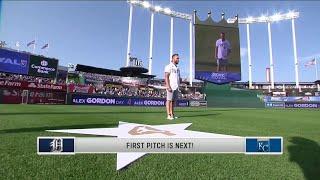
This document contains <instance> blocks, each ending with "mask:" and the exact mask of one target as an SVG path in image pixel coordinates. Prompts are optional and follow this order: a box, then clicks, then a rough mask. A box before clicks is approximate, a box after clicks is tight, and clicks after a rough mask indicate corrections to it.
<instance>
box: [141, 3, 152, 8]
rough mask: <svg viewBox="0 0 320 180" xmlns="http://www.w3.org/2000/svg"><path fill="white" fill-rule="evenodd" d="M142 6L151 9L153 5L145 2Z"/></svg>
mask: <svg viewBox="0 0 320 180" xmlns="http://www.w3.org/2000/svg"><path fill="white" fill-rule="evenodd" d="M142 6H143V7H144V8H146V9H148V8H150V6H151V4H150V3H149V2H148V1H143V2H142Z"/></svg>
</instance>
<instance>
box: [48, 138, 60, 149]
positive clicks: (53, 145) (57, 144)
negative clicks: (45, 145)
mask: <svg viewBox="0 0 320 180" xmlns="http://www.w3.org/2000/svg"><path fill="white" fill-rule="evenodd" d="M50 148H51V152H62V151H63V139H61V138H56V139H53V140H52V141H51V142H50Z"/></svg>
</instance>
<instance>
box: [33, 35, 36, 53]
mask: <svg viewBox="0 0 320 180" xmlns="http://www.w3.org/2000/svg"><path fill="white" fill-rule="evenodd" d="M36 42H37V40H36V37H35V38H34V43H33V50H32V54H34V52H35V50H36Z"/></svg>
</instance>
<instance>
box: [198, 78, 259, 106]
mask: <svg viewBox="0 0 320 180" xmlns="http://www.w3.org/2000/svg"><path fill="white" fill-rule="evenodd" d="M204 92H205V93H206V97H207V99H206V100H207V101H208V107H222V108H225V107H226V108H228V107H235V108H263V107H265V106H264V102H263V101H261V100H260V99H259V98H258V97H257V95H258V94H259V92H258V91H255V90H245V89H236V88H231V86H230V85H229V84H225V85H215V84H211V83H207V84H206V86H205V89H204Z"/></svg>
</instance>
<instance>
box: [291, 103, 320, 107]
mask: <svg viewBox="0 0 320 180" xmlns="http://www.w3.org/2000/svg"><path fill="white" fill-rule="evenodd" d="M285 106H286V108H320V103H293V102H286V103H285Z"/></svg>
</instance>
